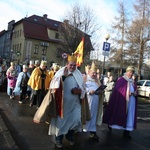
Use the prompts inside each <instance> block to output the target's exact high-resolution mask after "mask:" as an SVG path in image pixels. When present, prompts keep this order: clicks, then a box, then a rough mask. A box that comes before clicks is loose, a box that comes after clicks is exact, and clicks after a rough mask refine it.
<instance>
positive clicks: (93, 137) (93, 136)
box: [89, 133, 99, 141]
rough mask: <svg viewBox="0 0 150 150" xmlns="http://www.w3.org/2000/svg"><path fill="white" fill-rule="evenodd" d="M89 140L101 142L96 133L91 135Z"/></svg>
mask: <svg viewBox="0 0 150 150" xmlns="http://www.w3.org/2000/svg"><path fill="white" fill-rule="evenodd" d="M89 138H91V139H94V140H97V141H98V140H99V137H98V136H97V134H96V133H90V136H89Z"/></svg>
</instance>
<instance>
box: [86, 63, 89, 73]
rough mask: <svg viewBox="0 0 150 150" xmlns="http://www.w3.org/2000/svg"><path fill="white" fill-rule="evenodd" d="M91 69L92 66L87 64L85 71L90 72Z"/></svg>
mask: <svg viewBox="0 0 150 150" xmlns="http://www.w3.org/2000/svg"><path fill="white" fill-rule="evenodd" d="M89 70H90V66H89V65H86V66H85V73H88V71H89Z"/></svg>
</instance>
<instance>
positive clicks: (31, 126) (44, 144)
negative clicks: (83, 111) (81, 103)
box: [0, 93, 150, 150]
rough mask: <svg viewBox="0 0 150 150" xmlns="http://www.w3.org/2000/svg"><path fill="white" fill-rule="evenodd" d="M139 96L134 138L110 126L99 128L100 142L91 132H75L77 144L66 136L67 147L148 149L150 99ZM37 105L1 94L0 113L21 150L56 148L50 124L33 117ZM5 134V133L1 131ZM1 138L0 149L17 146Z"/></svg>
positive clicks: (66, 149)
mask: <svg viewBox="0 0 150 150" xmlns="http://www.w3.org/2000/svg"><path fill="white" fill-rule="evenodd" d="M145 99H146V98H139V101H138V124H137V130H134V131H133V132H132V133H131V136H132V140H127V139H124V138H123V137H122V133H123V132H122V131H121V130H113V131H112V133H111V134H110V133H108V129H107V125H105V124H103V125H101V126H100V127H98V135H99V137H100V139H99V142H96V141H93V140H91V139H89V138H88V135H89V134H88V133H75V145H74V146H72V147H71V146H70V145H69V143H68V141H66V139H64V148H63V149H64V150H69V149H74V150H76V149H78V150H85V149H93V150H99V149H100V150H135V149H136V150H148V149H149V148H150V134H149V133H150V100H148V99H146V100H145ZM36 110H37V109H36V108H35V107H29V100H26V101H24V103H23V104H19V103H18V100H17V99H13V100H10V99H9V96H7V94H6V93H0V116H1V117H2V119H3V120H4V123H5V124H6V127H7V128H8V130H9V132H10V134H11V136H12V137H13V139H14V141H15V143H16V146H17V147H18V149H19V150H54V149H58V148H56V147H55V141H54V137H53V136H49V135H48V128H49V125H48V124H46V123H41V124H36V123H34V122H33V116H34V114H35V112H36ZM0 135H1V132H0ZM1 140H2V139H1V138H0V150H3V149H8V150H9V149H10V150H13V149H17V148H16V147H14V148H13V147H11V148H10V147H9V148H7V147H4V145H3V144H2V143H4V141H1Z"/></svg>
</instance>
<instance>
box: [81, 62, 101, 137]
mask: <svg viewBox="0 0 150 150" xmlns="http://www.w3.org/2000/svg"><path fill="white" fill-rule="evenodd" d="M96 71H97V68H96V65H95V63H94V62H92V66H91V68H90V69H89V71H88V74H87V75H86V76H85V77H84V81H85V87H86V94H87V99H88V103H89V109H90V112H91V120H90V121H87V122H86V124H85V125H84V129H83V131H84V132H87V131H88V132H90V136H89V137H90V138H92V139H94V140H98V139H99V137H98V135H97V134H96V127H97V119H98V116H100V115H98V114H99V113H100V112H101V111H99V109H102V105H101V107H100V104H101V103H100V95H99V94H100V93H102V90H100V91H96V90H97V89H98V87H99V86H100V82H99V80H98V79H97V74H96ZM100 125H101V123H100Z"/></svg>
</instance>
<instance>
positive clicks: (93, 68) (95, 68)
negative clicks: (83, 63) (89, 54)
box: [90, 61, 97, 72]
mask: <svg viewBox="0 0 150 150" xmlns="http://www.w3.org/2000/svg"><path fill="white" fill-rule="evenodd" d="M90 70H91V71H94V72H96V71H97V65H96V64H95V62H94V61H92V65H91V68H90Z"/></svg>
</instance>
